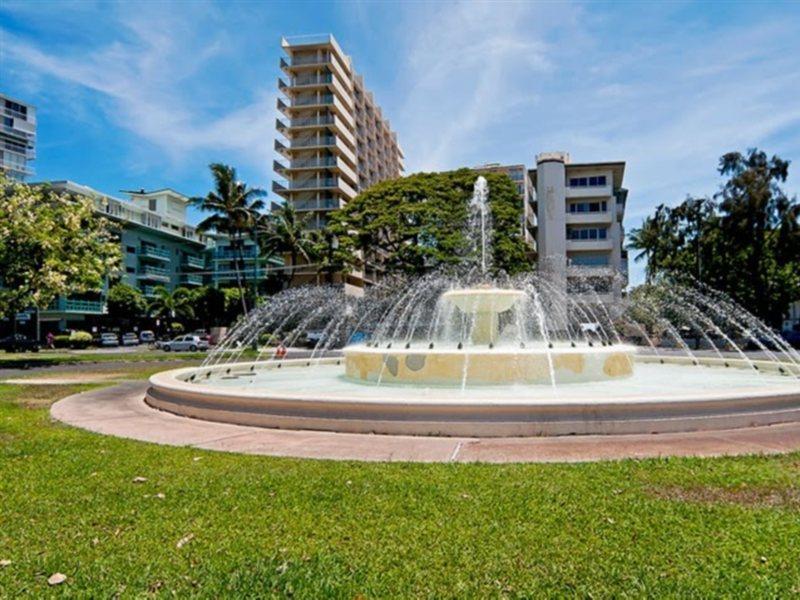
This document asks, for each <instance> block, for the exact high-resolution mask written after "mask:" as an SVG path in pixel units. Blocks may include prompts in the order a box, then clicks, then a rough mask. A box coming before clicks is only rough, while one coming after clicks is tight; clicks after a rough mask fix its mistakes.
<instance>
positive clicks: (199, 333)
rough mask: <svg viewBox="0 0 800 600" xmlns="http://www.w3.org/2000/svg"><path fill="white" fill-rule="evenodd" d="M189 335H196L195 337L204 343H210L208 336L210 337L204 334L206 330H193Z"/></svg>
mask: <svg viewBox="0 0 800 600" xmlns="http://www.w3.org/2000/svg"><path fill="white" fill-rule="evenodd" d="M191 335H196V336H197V337H199V338H200V339H201V340H205V341H206V342H208V343H209V344H210V343H211V336H210V335H208V333H206V330H205V329H195V330H194V331H193V332H192V333H191Z"/></svg>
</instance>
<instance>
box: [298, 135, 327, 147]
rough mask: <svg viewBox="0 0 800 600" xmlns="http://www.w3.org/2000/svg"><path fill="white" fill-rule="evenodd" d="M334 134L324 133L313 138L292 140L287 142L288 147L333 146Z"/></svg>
mask: <svg viewBox="0 0 800 600" xmlns="http://www.w3.org/2000/svg"><path fill="white" fill-rule="evenodd" d="M335 145H336V136H335V135H324V136H320V137H315V138H308V139H298V140H292V141H291V142H290V143H289V147H290V148H309V147H312V146H335Z"/></svg>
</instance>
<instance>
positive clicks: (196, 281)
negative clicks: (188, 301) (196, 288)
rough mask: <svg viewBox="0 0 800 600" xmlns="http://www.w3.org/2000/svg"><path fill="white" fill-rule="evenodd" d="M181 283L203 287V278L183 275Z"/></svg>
mask: <svg viewBox="0 0 800 600" xmlns="http://www.w3.org/2000/svg"><path fill="white" fill-rule="evenodd" d="M180 281H181V283H185V284H188V285H203V276H202V275H189V274H186V275H181V278H180Z"/></svg>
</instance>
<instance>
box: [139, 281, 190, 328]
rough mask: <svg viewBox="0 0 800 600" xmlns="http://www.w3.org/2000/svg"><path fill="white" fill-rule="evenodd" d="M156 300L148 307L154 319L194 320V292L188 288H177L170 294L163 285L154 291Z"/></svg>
mask: <svg viewBox="0 0 800 600" xmlns="http://www.w3.org/2000/svg"><path fill="white" fill-rule="evenodd" d="M154 293H155V298H153V299H152V300H151V301H150V304H149V305H148V307H147V312H148V314H149V315H150V316H151V317H153V318H154V319H162V320H164V321H166V320H167V319H192V318H194V308H193V306H192V303H193V302H192V292H191V291H190V290H188V289H186V288H182V287H179V288H175V291H174V292H170V291H169V290H168V289H167V288H165V287H164V286H163V285H159V286H157V287H156V288H155V290H154Z"/></svg>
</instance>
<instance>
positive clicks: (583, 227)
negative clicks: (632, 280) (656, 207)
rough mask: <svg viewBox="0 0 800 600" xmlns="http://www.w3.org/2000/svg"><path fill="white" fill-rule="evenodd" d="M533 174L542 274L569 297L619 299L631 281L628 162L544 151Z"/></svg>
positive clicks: (538, 249)
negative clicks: (572, 158) (627, 228)
mask: <svg viewBox="0 0 800 600" xmlns="http://www.w3.org/2000/svg"><path fill="white" fill-rule="evenodd" d="M528 173H529V176H530V178H531V181H532V183H533V187H534V189H535V191H536V200H535V204H534V206H535V208H536V216H537V230H536V245H537V252H538V261H539V270H540V272H542V273H545V274H547V276H548V277H549V278H550V279H551V281H552V282H553V283H555V284H556V285H557V286H558V287H560V288H562V289H563V290H564V291H566V292H568V293H575V294H585V295H587V296H588V297H587V299H588V300H593V299H594V300H600V301H602V302H609V303H610V302H614V301H617V300H619V299H620V298H621V296H622V289H623V288H624V287H625V286H627V283H628V255H627V251H626V250H625V249H624V244H625V231H624V229H623V226H622V220H623V217H624V215H625V202H626V200H627V195H628V191H627V190H626V189H625V188H623V187H622V180H623V177H624V175H625V163H624V162H622V161H617V162H594V163H573V162H571V161H570V157H569V154H568V153H566V152H544V153H542V154H539V155H537V157H536V168H534V169H530V170H529V171H528Z"/></svg>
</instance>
